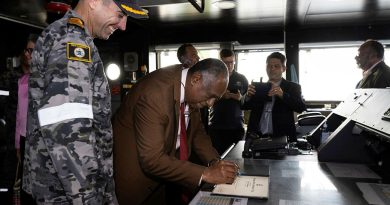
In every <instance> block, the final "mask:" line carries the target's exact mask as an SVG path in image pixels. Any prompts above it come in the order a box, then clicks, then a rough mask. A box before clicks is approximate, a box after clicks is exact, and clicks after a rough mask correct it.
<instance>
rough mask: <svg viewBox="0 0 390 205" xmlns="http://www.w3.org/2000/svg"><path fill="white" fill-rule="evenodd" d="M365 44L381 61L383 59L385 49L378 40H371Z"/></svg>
mask: <svg viewBox="0 0 390 205" xmlns="http://www.w3.org/2000/svg"><path fill="white" fill-rule="evenodd" d="M364 44H365V45H366V46H368V47H369V48H370V50H371V51H373V52H375V53H376V56H377V57H378V58H381V59H382V58H383V56H384V54H385V49H384V47H383V45H382V44H381V43H379V42H378V41H376V40H372V39H369V40H367V41H366V42H364Z"/></svg>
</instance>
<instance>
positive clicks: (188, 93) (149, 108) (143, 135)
mask: <svg viewBox="0 0 390 205" xmlns="http://www.w3.org/2000/svg"><path fill="white" fill-rule="evenodd" d="M180 66H181V65H175V66H170V67H168V68H164V69H159V70H157V71H155V72H153V73H151V74H149V75H147V76H145V77H144V78H143V79H142V80H140V81H139V82H138V83H137V84H136V85H135V86H134V87H133V88H132V89H131V90H130V92H129V93H128V94H127V96H125V98H124V100H123V102H122V104H121V106H120V108H119V109H118V112H117V113H116V115H115V116H114V121H113V130H114V168H115V180H116V181H115V183H116V193H117V197H118V201H119V203H121V204H135V205H136V204H164V191H162V190H164V189H165V192H166V194H167V195H169V196H167V197H166V200H170V201H169V202H167V203H166V204H178V203H179V199H180V196H181V194H179V193H180V192H181V191H183V190H184V189H185V191H186V192H188V191H190V192H191V191H195V190H196V189H197V188H198V186H199V185H200V183H201V182H202V181H204V182H208V183H213V184H219V183H232V182H233V181H234V178H235V176H236V174H237V171H238V167H237V166H236V165H235V164H234V163H232V162H228V161H220V160H217V159H218V158H219V155H218V153H217V152H216V150H215V149H214V148H213V147H212V144H211V140H210V137H209V136H207V135H206V133H205V131H204V128H203V125H202V123H201V120H200V112H199V108H201V107H205V106H212V104H213V103H214V102H215V100H217V99H219V98H220V97H221V96H222V95H223V93H224V92H225V90H226V88H227V84H228V76H229V75H228V71H227V68H226V66H225V64H224V63H223V62H222V61H220V60H217V59H205V60H202V61H200V62H198V63H197V64H195V65H194V66H193V67H191V68H189V69H181V67H180ZM182 103H186V104H187V106H186V108H185V112H184V113H185V114H186V116H187V117H184V115H181V111H180V110H181V104H182ZM179 108H180V109H179ZM183 109H184V108H183ZM179 116H182V117H179ZM181 119H185V122H184V121H181ZM179 122H180V123H179ZM182 125H184V126H186V127H187V128H186V130H184V133H185V134H182V133H183V132H182V131H183V130H182V129H181V128H182V127H184V126H182ZM185 135H186V136H187V138H186V143H185V142H184V143H183V141H182V139H181V136H185ZM185 147H187V150H186V151H185V152H183V153H182V148H183V149H184V148H185ZM191 150H193V151H194V152H195V153H196V154H197V155H198V156H199V158H200V159H201V160H202V162H203V163H204V165H207V164H209V165H210V166H208V167H207V166H202V165H197V164H194V163H192V162H190V161H188V160H185V159H182V160H181V158H182V154H183V155H188V156H187V158H188V157H190V156H189V155H190V153H191ZM172 184H174V185H179V186H180V188H179V189H177V187H175V188H174V189H172V188H171V187H172V186H171V185H172ZM165 185H169V186H165ZM166 187H169V188H166ZM177 190H179V192H176V193H175V191H177ZM172 199H173V201H172ZM187 203H188V201H187Z"/></svg>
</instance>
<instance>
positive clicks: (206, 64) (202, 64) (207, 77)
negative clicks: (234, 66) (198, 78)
mask: <svg viewBox="0 0 390 205" xmlns="http://www.w3.org/2000/svg"><path fill="white" fill-rule="evenodd" d="M195 72H200V73H201V74H202V76H203V79H204V80H203V84H204V85H205V86H208V85H209V84H210V83H211V82H213V81H215V79H216V78H217V77H219V76H220V75H223V76H224V77H225V78H226V79H228V78H229V72H228V69H227V67H226V65H225V63H224V62H222V61H221V60H219V59H216V58H206V59H204V60H201V61H199V62H197V63H196V64H195V65H194V66H192V67H191V68H190V69H189V70H188V74H190V75H192V74H193V73H195Z"/></svg>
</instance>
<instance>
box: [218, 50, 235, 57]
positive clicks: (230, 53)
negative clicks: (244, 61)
mask: <svg viewBox="0 0 390 205" xmlns="http://www.w3.org/2000/svg"><path fill="white" fill-rule="evenodd" d="M231 56H234V52H233V51H232V50H230V49H226V48H224V49H222V50H221V51H220V52H219V57H220V58H227V57H231Z"/></svg>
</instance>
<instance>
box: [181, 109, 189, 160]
mask: <svg viewBox="0 0 390 205" xmlns="http://www.w3.org/2000/svg"><path fill="white" fill-rule="evenodd" d="M184 108H185V104H184V103H182V104H181V105H180V160H187V159H188V147H187V133H186V118H185V116H184V110H185V109H184Z"/></svg>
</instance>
